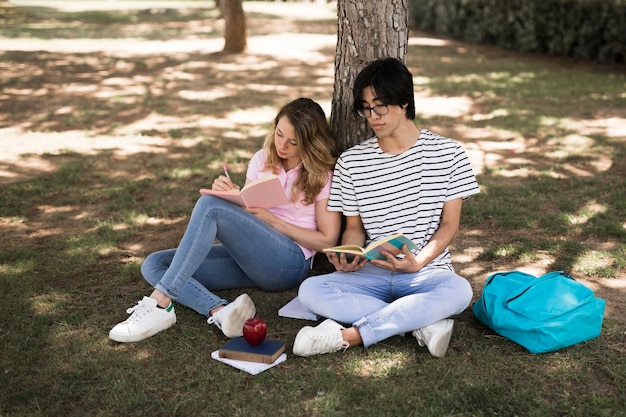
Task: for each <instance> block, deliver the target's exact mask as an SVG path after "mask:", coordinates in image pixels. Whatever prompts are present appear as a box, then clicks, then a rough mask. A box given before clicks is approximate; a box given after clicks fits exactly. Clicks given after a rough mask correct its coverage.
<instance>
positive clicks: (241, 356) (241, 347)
mask: <svg viewBox="0 0 626 417" xmlns="http://www.w3.org/2000/svg"><path fill="white" fill-rule="evenodd" d="M284 351H285V342H282V341H280V340H267V339H265V340H264V341H263V342H262V343H261V344H260V345H258V346H252V345H250V344H249V343H248V342H246V339H245V338H243V337H235V338H233V339H230V340H229V341H228V343H226V344H225V345H224V346H222V348H221V349H220V350H219V356H220V358H227V359H236V360H241V361H250V362H260V363H273V362H274V361H275V360H276V358H278V357H279V356H280V354H281V353H283V352H284Z"/></svg>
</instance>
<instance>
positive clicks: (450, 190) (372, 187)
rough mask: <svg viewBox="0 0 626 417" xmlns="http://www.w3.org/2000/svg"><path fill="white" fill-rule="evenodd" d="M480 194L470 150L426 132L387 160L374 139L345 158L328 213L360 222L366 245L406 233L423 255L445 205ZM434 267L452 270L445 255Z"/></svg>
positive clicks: (337, 173)
mask: <svg viewBox="0 0 626 417" xmlns="http://www.w3.org/2000/svg"><path fill="white" fill-rule="evenodd" d="M478 192H480V190H479V188H478V184H477V182H476V178H475V176H474V173H473V171H472V167H471V166H470V163H469V159H468V158H467V154H466V153H465V150H464V149H463V148H462V147H461V145H459V144H458V143H457V142H454V141H453V140H451V139H448V138H445V137H443V136H439V135H436V134H434V133H432V132H430V131H428V130H426V129H422V130H421V134H420V137H419V139H418V140H417V141H416V142H415V144H413V146H411V148H409V149H408V150H406V151H405V152H402V153H401V154H398V155H391V154H386V153H385V152H383V151H382V150H381V149H380V147H379V146H378V140H377V138H376V137H372V138H370V139H367V140H365V141H363V142H361V143H360V144H358V145H355V146H353V147H351V148H350V149H348V150H346V151H345V152H343V153H342V154H341V156H340V157H339V159H338V160H337V164H336V166H335V172H334V175H333V183H332V189H331V193H330V198H329V201H328V209H329V210H331V211H341V212H343V214H344V215H345V216H356V215H358V216H361V220H362V222H363V226H364V227H365V231H366V232H367V239H366V242H365V244H366V245H367V244H369V243H370V242H372V241H375V240H377V239H379V238H382V237H386V236H389V235H392V234H395V233H400V232H402V233H404V234H405V235H406V236H407V237H408V238H409V239H411V240H412V241H413V242H414V243H415V244H416V245H417V248H418V249H417V250H416V251H415V253H417V251H419V250H420V249H421V248H422V247H423V246H424V245H426V243H428V241H429V240H430V238H431V237H432V236H433V234H434V233H435V232H436V231H437V228H438V227H439V224H440V222H441V211H442V208H443V204H444V203H445V202H446V201H449V200H453V199H456V198H467V197H469V196H470V195H473V194H477V193H478ZM429 265H432V266H445V267H448V268H451V260H450V253H449V251H448V250H447V249H446V250H445V251H444V252H443V253H442V254H441V255H440V256H438V257H437V258H436V259H434V260H432V261H431V262H430V264H429Z"/></svg>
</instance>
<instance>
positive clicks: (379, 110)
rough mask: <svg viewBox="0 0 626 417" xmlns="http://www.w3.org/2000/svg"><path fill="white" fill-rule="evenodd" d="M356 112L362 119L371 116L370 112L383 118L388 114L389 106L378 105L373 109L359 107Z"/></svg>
mask: <svg viewBox="0 0 626 417" xmlns="http://www.w3.org/2000/svg"><path fill="white" fill-rule="evenodd" d="M356 112H357V113H358V114H359V116H361V117H363V118H364V119H367V118H368V117H370V116H371V115H372V112H374V113H376V114H377V115H379V116H384V115H385V114H387V113H389V104H379V105H377V106H374V107H361V108H360V109H358V110H357V111H356Z"/></svg>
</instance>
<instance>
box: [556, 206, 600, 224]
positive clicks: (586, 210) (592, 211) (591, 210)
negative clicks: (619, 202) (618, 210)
mask: <svg viewBox="0 0 626 417" xmlns="http://www.w3.org/2000/svg"><path fill="white" fill-rule="evenodd" d="M607 210H608V209H607V207H606V205H604V204H599V203H597V202H595V201H592V202H589V203H587V204H585V205H584V206H583V207H581V208H580V209H579V210H578V212H577V213H576V214H566V215H565V216H566V219H567V220H568V222H569V223H570V224H572V225H580V224H585V223H587V222H588V221H589V220H590V219H591V218H592V217H593V216H596V215H598V214H601V213H606V211H607Z"/></svg>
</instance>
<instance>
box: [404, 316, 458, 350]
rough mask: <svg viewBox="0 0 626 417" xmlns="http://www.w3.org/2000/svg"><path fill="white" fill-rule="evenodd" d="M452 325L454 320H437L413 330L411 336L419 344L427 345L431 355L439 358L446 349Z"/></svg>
mask: <svg viewBox="0 0 626 417" xmlns="http://www.w3.org/2000/svg"><path fill="white" fill-rule="evenodd" d="M453 326H454V320H451V319H444V320H439V321H436V322H434V323H433V324H429V325H428V326H424V327H422V328H421V329H417V330H413V336H415V338H416V339H417V343H419V345H420V346H427V347H428V351H429V352H430V354H431V355H433V356H434V357H436V358H441V357H443V356H444V355H445V354H446V351H447V350H448V345H449V344H450V338H451V337H452V327H453Z"/></svg>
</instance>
